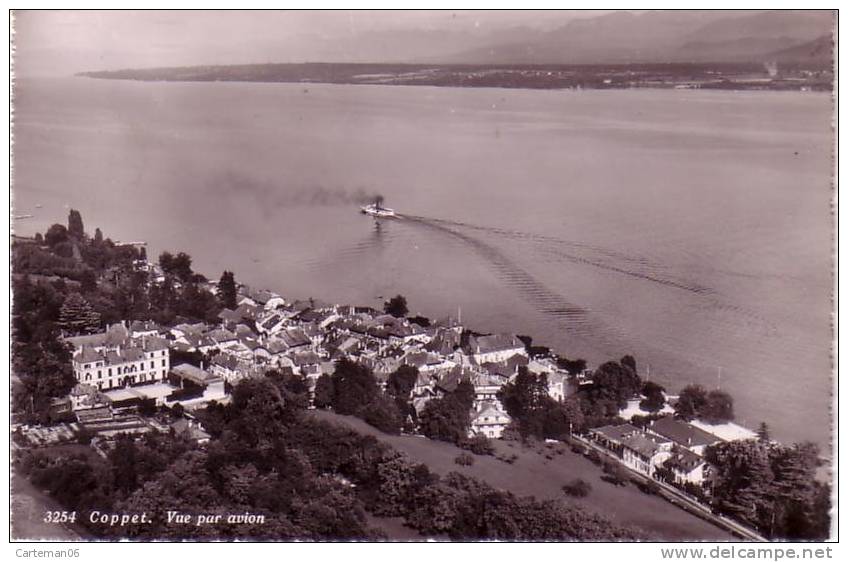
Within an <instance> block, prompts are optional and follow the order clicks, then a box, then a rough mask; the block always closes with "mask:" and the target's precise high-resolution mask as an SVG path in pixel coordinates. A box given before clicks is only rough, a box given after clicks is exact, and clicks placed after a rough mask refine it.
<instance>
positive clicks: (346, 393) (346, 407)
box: [333, 358, 380, 415]
mask: <svg viewBox="0 0 848 562" xmlns="http://www.w3.org/2000/svg"><path fill="white" fill-rule="evenodd" d="M379 392H380V390H379V389H378V388H377V381H376V379H374V375H373V374H371V370H370V369H368V367H366V366H364V365H360V364H359V363H355V362H354V361H351V360H350V359H347V358H342V359H339V360H338V361H337V362H336V368H335V371H334V372H333V410H335V411H336V413H338V414H342V415H351V414H356V413H357V412H359V410H360V409H361V408H362V407H363V406H365V405H366V404H368V403H370V402H372V401H373V400H374V399H375V398H376V397H377V395H378V394H379Z"/></svg>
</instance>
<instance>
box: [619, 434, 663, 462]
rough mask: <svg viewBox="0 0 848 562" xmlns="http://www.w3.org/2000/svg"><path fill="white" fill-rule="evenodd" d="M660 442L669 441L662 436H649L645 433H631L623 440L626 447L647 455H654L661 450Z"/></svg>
mask: <svg viewBox="0 0 848 562" xmlns="http://www.w3.org/2000/svg"><path fill="white" fill-rule="evenodd" d="M660 443H668V440H667V439H663V438H662V437H655V436H651V437H648V436H647V435H645V434H644V433H637V434H634V435H630V436H629V437H625V438H624V439H623V440H622V444H623V445H624V446H625V447H627V448H628V449H632V450H634V451H636V452H637V453H639V454H640V455H643V456H645V457H652V456H653V455H654V454H655V453H656V452H657V451H658V450H659V448H660Z"/></svg>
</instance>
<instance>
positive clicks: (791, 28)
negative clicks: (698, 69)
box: [439, 10, 835, 64]
mask: <svg viewBox="0 0 848 562" xmlns="http://www.w3.org/2000/svg"><path fill="white" fill-rule="evenodd" d="M834 23H835V19H834V13H833V12H831V11H826V10H780V11H768V12H751V11H738V12H737V11H697V10H693V11H651V12H645V13H639V14H637V13H631V12H614V13H611V14H606V15H603V16H598V17H594V18H585V19H578V20H574V21H572V22H570V23H568V24H566V25H564V26H562V27H560V28H557V29H555V30H552V31H548V32H535V33H533V34H527V35H525V36H524V37H523V38H522V39H521V40H515V41H511V42H504V41H497V42H491V43H490V44H488V45H485V46H482V47H478V48H475V49H472V50H468V51H463V52H458V53H455V54H454V55H452V56H450V57H447V58H444V57H441V60H440V61H439V62H450V63H465V64H507V63H510V64H527V63H538V64H610V63H670V62H710V63H722V62H727V63H739V62H750V63H760V62H764V61H765V60H767V55H769V54H770V53H773V52H776V51H781V50H786V49H791V48H794V47H798V46H801V45H803V44H805V43H808V42H810V41H813V40H816V39H817V38H820V37H822V36H829V35H831V34H832V32H833V28H834Z"/></svg>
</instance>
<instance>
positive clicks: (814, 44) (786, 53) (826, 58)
mask: <svg viewBox="0 0 848 562" xmlns="http://www.w3.org/2000/svg"><path fill="white" fill-rule="evenodd" d="M767 58H768V60H773V61H776V62H779V63H791V64H797V65H799V66H824V65H831V64H833V38H832V37H831V36H830V35H824V36H822V37H819V38H818V39H815V40H813V41H810V42H809V43H803V44H801V45H796V46H794V47H789V48H786V49H781V50H779V51H774V52H772V53H769V54H768V55H767Z"/></svg>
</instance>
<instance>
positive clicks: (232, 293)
mask: <svg viewBox="0 0 848 562" xmlns="http://www.w3.org/2000/svg"><path fill="white" fill-rule="evenodd" d="M237 298H238V292H237V289H236V278H235V275H233V272H232V271H225V272H224V273H223V274H221V280H220V281H218V299H219V300H220V301H221V306H223V307H224V308H229V309H234V308H235V307H236V306H237V304H236V299H237Z"/></svg>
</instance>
